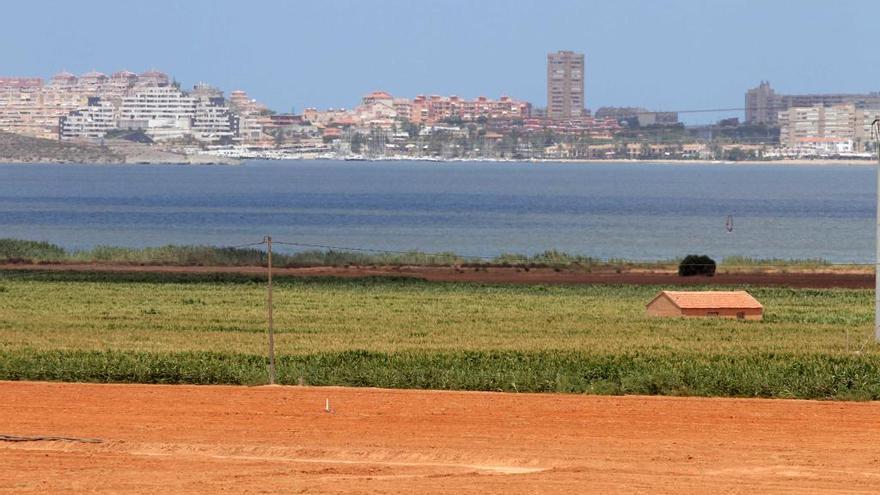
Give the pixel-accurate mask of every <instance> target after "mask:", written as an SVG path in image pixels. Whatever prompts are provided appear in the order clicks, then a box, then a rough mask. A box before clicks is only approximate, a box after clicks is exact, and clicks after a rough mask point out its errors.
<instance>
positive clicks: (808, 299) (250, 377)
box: [0, 272, 880, 399]
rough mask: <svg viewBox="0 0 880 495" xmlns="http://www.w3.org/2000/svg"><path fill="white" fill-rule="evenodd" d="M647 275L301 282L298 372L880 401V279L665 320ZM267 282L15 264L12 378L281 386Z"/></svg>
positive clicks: (287, 379) (385, 381)
mask: <svg viewBox="0 0 880 495" xmlns="http://www.w3.org/2000/svg"><path fill="white" fill-rule="evenodd" d="M657 290H659V288H658V287H646V286H598V285H597V286H497V285H478V284H458V283H428V282H421V281H416V280H409V279H400V280H398V279H388V278H382V279H358V280H338V279H285V278H280V279H279V280H278V283H277V285H276V287H275V293H274V300H275V326H276V330H277V338H276V346H277V351H278V355H279V360H278V362H279V377H280V381H281V382H282V383H290V384H294V383H300V382H303V383H309V384H314V385H329V384H335V385H364V386H383V387H406V388H434V389H467V390H509V391H534V392H543V391H562V392H590V393H651V394H658V393H659V394H675V395H730V396H758V397H798V398H850V399H851V398H858V399H880V346H876V345H875V344H874V343H873V340H872V338H871V333H872V321H873V306H872V302H873V292H872V291H868V290H843V289H834V290H809V289H798V290H791V289H783V288H750V290H751V292H752V293H753V294H754V295H755V296H756V297H757V298H758V299H759V300H761V301H762V302H763V303H764V305H765V308H766V312H765V320H764V321H763V322H741V321H731V320H717V319H713V320H683V319H652V318H648V317H646V316H644V304H645V303H646V302H647V301H648V300H650V298H651V297H652V296H653V295H654V294H655V293H656V292H657ZM265 345H266V344H265V287H264V282H263V281H262V280H260V278H259V277H249V276H240V275H192V274H189V275H187V274H176V275H164V274H155V273H153V274H149V273H141V274H107V273H54V272H53V273H46V272H0V379H42V380H77V381H115V382H150V383H242V384H255V383H263V382H264V381H265V376H266V374H265V359H264V358H263V354H264V352H265Z"/></svg>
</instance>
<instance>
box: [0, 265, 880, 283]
mask: <svg viewBox="0 0 880 495" xmlns="http://www.w3.org/2000/svg"><path fill="white" fill-rule="evenodd" d="M0 270H52V271H65V270H66V271H99V272H100V271H106V272H157V273H241V274H263V273H265V272H266V269H265V268H263V267H258V266H152V265H147V266H140V265H105V264H45V265H42V264H41V265H31V264H0ZM273 273H275V274H276V275H279V276H289V277H316V276H326V277H342V278H357V277H371V276H395V277H412V278H418V279H423V280H430V281H442V282H481V283H510V284H636V285H705V284H709V285H756V286H785V287H799V288H818V289H824V288H832V287H842V288H851V289H870V288H873V287H874V274H873V273H872V272H865V271H835V270H828V271H798V270H797V269H796V268H794V269H792V270H791V271H790V272H787V273H783V272H780V271H756V272H743V273H739V272H737V273H718V274H716V275H715V276H714V277H679V276H678V275H677V274H676V273H673V272H668V271H665V272H650V271H637V270H633V271H624V272H622V273H616V272H615V271H601V272H600V271H596V272H585V271H576V270H564V269H563V270H560V271H556V270H554V269H551V268H532V269H529V270H528V271H526V270H524V269H522V268H513V267H510V268H508V267H490V268H480V269H479V270H477V269H475V268H474V267H452V266H437V267H433V266H376V267H365V266H351V267H314V268H276V269H275V270H273Z"/></svg>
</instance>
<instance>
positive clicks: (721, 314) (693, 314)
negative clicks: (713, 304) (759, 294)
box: [681, 308, 763, 320]
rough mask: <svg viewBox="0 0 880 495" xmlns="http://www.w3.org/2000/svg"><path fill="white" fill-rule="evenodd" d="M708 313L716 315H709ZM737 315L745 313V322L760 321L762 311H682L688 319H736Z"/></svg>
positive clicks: (716, 309) (733, 309) (712, 309)
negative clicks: (710, 317)
mask: <svg viewBox="0 0 880 495" xmlns="http://www.w3.org/2000/svg"><path fill="white" fill-rule="evenodd" d="M710 312H714V313H718V314H717V315H710V314H709V313H710ZM737 313H745V319H746V320H760V319H761V318H762V313H763V312H762V310H760V309H753V308H740V309H738V308H711V309H683V310H681V314H682V316H687V317H690V318H699V317H709V316H712V317H716V318H736V315H737Z"/></svg>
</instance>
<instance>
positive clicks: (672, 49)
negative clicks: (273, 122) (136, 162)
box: [0, 2, 880, 123]
mask: <svg viewBox="0 0 880 495" xmlns="http://www.w3.org/2000/svg"><path fill="white" fill-rule="evenodd" d="M671 4H675V6H678V7H680V8H672V7H673V6H671V5H665V4H664V5H663V6H659V5H653V3H652V2H624V5H622V6H618V7H614V6H608V5H603V4H582V3H572V2H555V3H553V4H551V6H550V8H544V7H542V4H540V3H537V2H516V3H513V4H501V3H497V2H480V3H479V4H477V5H473V6H470V5H469V6H468V9H467V12H468V15H467V16H462V15H459V14H458V13H459V12H461V11H462V9H461V8H458V7H460V6H463V4H462V5H459V4H457V3H456V2H435V3H426V4H415V5H412V6H410V5H408V4H406V5H405V7H406V8H407V11H408V13H409V14H411V15H409V16H408V18H409V21H408V22H407V23H394V22H393V20H392V18H393V15H391V14H392V13H393V12H396V11H399V10H400V9H401V8H403V7H404V4H401V3H397V2H378V3H363V4H361V3H355V2H331V3H329V4H322V5H321V6H310V5H307V4H306V5H303V4H295V5H293V4H291V5H288V4H285V3H274V2H258V3H257V4H256V5H255V6H254V7H253V8H250V9H238V8H233V4H230V3H225V2H216V3H215V2H210V3H203V2H202V3H200V2H188V3H187V4H185V5H174V4H171V3H166V2H151V3H150V5H139V6H133V7H131V8H128V7H125V8H123V7H121V6H115V5H113V4H112V3H110V2H85V4H80V3H78V4H77V5H76V6H68V5H65V4H64V3H60V2H59V3H58V4H57V5H56V6H55V7H53V8H54V9H55V10H56V11H58V12H59V15H57V16H52V17H51V18H48V19H44V22H42V23H41V24H40V25H33V24H31V23H27V22H23V23H19V24H16V23H12V24H13V25H11V26H9V27H8V28H7V29H5V30H4V32H3V33H0V40H2V41H4V42H6V43H7V44H8V45H9V46H18V47H20V48H19V49H17V50H13V51H12V52H11V53H9V54H8V56H7V57H6V59H5V60H4V66H5V67H4V75H12V74H16V75H18V74H20V75H32V76H39V77H43V78H49V77H51V75H52V74H54V73H56V72H58V71H59V70H61V69H65V70H68V71H70V72H73V73H76V74H82V73H85V72H89V71H91V70H95V69H97V70H102V68H108V67H109V68H127V69H128V70H133V71H135V72H141V71H147V70H150V69H152V68H159V69H161V70H163V71H165V72H167V73H169V74H174V76H175V77H177V78H178V79H179V80H180V81H181V82H182V83H183V85H184V86H185V87H190V86H192V85H194V84H196V83H198V82H201V81H210V82H211V83H212V84H215V85H217V86H218V87H222V88H229V89H230V90H231V88H239V87H245V88H247V89H248V91H249V93H250V94H252V95H253V96H254V97H255V98H257V99H259V100H260V101H263V102H265V103H266V104H267V105H268V106H269V107H270V108H273V109H276V110H277V111H283V112H289V111H290V110H291V109H293V108H295V109H297V110H298V111H299V110H301V109H303V108H305V107H306V106H312V107H316V108H340V107H343V108H351V107H353V106H355V105H357V104H358V102H359V99H360V96H361V95H363V94H366V93H368V92H370V91H374V90H384V91H388V92H389V93H392V94H400V95H410V96H415V95H417V94H442V95H458V96H460V97H462V98H475V97H478V96H481V95H485V96H496V97H497V96H500V95H509V96H511V97H513V98H517V99H521V100H525V101H530V102H532V103H533V104H535V105H537V106H542V107H543V106H545V105H546V101H545V100H546V92H545V81H544V80H543V78H542V77H535V74H538V75H541V74H543V71H544V63H545V60H546V58H545V57H546V54H547V53H548V52H551V51H555V50H572V51H575V52H578V53H583V54H585V65H586V70H585V74H584V85H585V87H586V90H587V91H586V93H587V94H586V101H585V106H586V107H587V108H591V109H593V110H595V109H597V108H599V107H601V106H640V107H646V108H652V109H656V110H686V109H703V108H719V107H723V108H733V107H741V106H742V100H741V96H740V94H741V92H742V88H745V87H753V86H754V85H755V84H756V81H761V80H770V81H772V82H773V84H774V86H775V87H777V88H782V89H784V90H785V91H787V92H789V93H795V94H796V93H817V92H823V91H834V92H842V93H865V92H869V91H872V90H876V88H877V84H876V83H875V81H877V80H880V69H878V68H877V67H878V64H875V63H871V60H872V59H873V58H875V57H876V56H875V55H874V54H873V53H872V52H871V51H870V50H864V51H861V50H854V49H853V48H854V47H855V45H852V44H850V43H848V42H847V41H846V39H849V38H852V39H858V38H859V36H860V35H864V36H865V38H864V39H869V38H868V36H869V31H868V29H870V28H869V27H868V25H869V23H867V22H863V21H860V19H869V18H871V15H870V14H871V13H872V12H874V11H876V10H877V7H876V6H874V5H872V4H870V3H867V2H848V3H846V4H843V5H836V6H833V7H832V6H829V5H825V4H824V3H821V2H807V3H805V4H804V3H802V4H799V8H797V9H790V8H787V7H786V6H784V5H774V4H770V5H760V10H761V13H762V15H761V16H757V17H756V16H752V15H750V12H753V11H754V10H755V9H757V8H758V7H759V4H758V3H756V2H752V3H749V2H746V3H736V4H733V3H725V2H722V3H720V4H716V3H713V5H712V6H711V8H710V7H709V6H707V5H705V4H701V3H699V2H671ZM89 7H90V8H89ZM684 7H687V8H684ZM34 8H35V7H29V6H27V5H18V4H15V5H10V6H6V7H5V12H7V13H8V14H10V16H11V17H10V18H13V17H14V18H20V19H28V18H34V17H35V16H37V13H36V12H35V11H34V10H33V9H34ZM270 10H271V11H272V12H273V15H272V16H266V15H265V13H266V12H267V11H270ZM817 12H820V13H821V14H822V15H815V14H816V13H817ZM343 14H344V15H343ZM133 16H134V17H137V18H138V19H139V24H142V25H150V24H154V25H155V24H162V25H163V26H167V28H168V31H167V32H175V33H177V34H176V36H175V37H149V36H129V32H128V31H129V28H126V27H125V26H126V25H127V21H126V19H130V18H132V17H133ZM92 17H94V18H96V19H100V20H101V21H103V23H102V25H103V26H104V29H103V30H100V32H98V31H96V30H86V29H79V28H77V27H76V26H82V25H86V24H87V21H88V19H89V18H92ZM621 19H622V20H624V21H625V22H622V23H621V22H618V21H620V20H621ZM774 19H775V20H778V19H785V20H786V22H784V23H781V22H775V21H774ZM819 19H821V27H822V30H823V32H835V31H841V30H845V32H847V33H848V36H847V37H845V38H846V39H844V38H843V37H842V38H835V37H818V38H821V39H817V37H792V36H791V34H792V30H794V28H793V27H786V26H796V25H814V24H816V23H817V22H820V21H819ZM481 23H482V24H481ZM487 23H488V24H487ZM799 23H800V24H799ZM488 26H492V27H493V29H492V30H491V31H492V35H491V36H489V35H488V31H489V29H487V27H488ZM719 26H725V27H726V28H727V29H723V28H722V29H719ZM495 27H498V29H495ZM502 27H503V29H502ZM817 27H820V26H817ZM334 33H335V35H336V36H334ZM341 33H346V36H350V37H351V38H350V39H357V40H358V42H357V43H341V42H339V41H335V40H334V38H338V35H339V34H341ZM23 39H29V40H30V41H29V42H28V43H27V44H24V43H22V42H21V40H23ZM113 39H117V40H119V39H124V40H125V43H110V42H108V40H113ZM768 47H771V48H769V49H768ZM817 60H821V61H822V62H821V63H816V61H817ZM326 61H332V63H324V62H326ZM104 70H107V69H104ZM463 75H466V77H462V76H463ZM717 118H718V116H717V115H709V116H706V118H705V119H703V118H702V117H701V116H700V115H692V116H686V117H685V118H684V120H685V121H687V122H692V123H699V122H711V121H714V120H715V119H717Z"/></svg>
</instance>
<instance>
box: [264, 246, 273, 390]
mask: <svg viewBox="0 0 880 495" xmlns="http://www.w3.org/2000/svg"><path fill="white" fill-rule="evenodd" d="M266 247H267V251H268V253H269V265H268V268H269V269H268V272H267V273H268V278H269V284H268V285H267V287H266V306H267V308H268V317H269V318H268V320H269V385H275V330H274V328H273V324H272V236H271V235H267V236H266Z"/></svg>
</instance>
